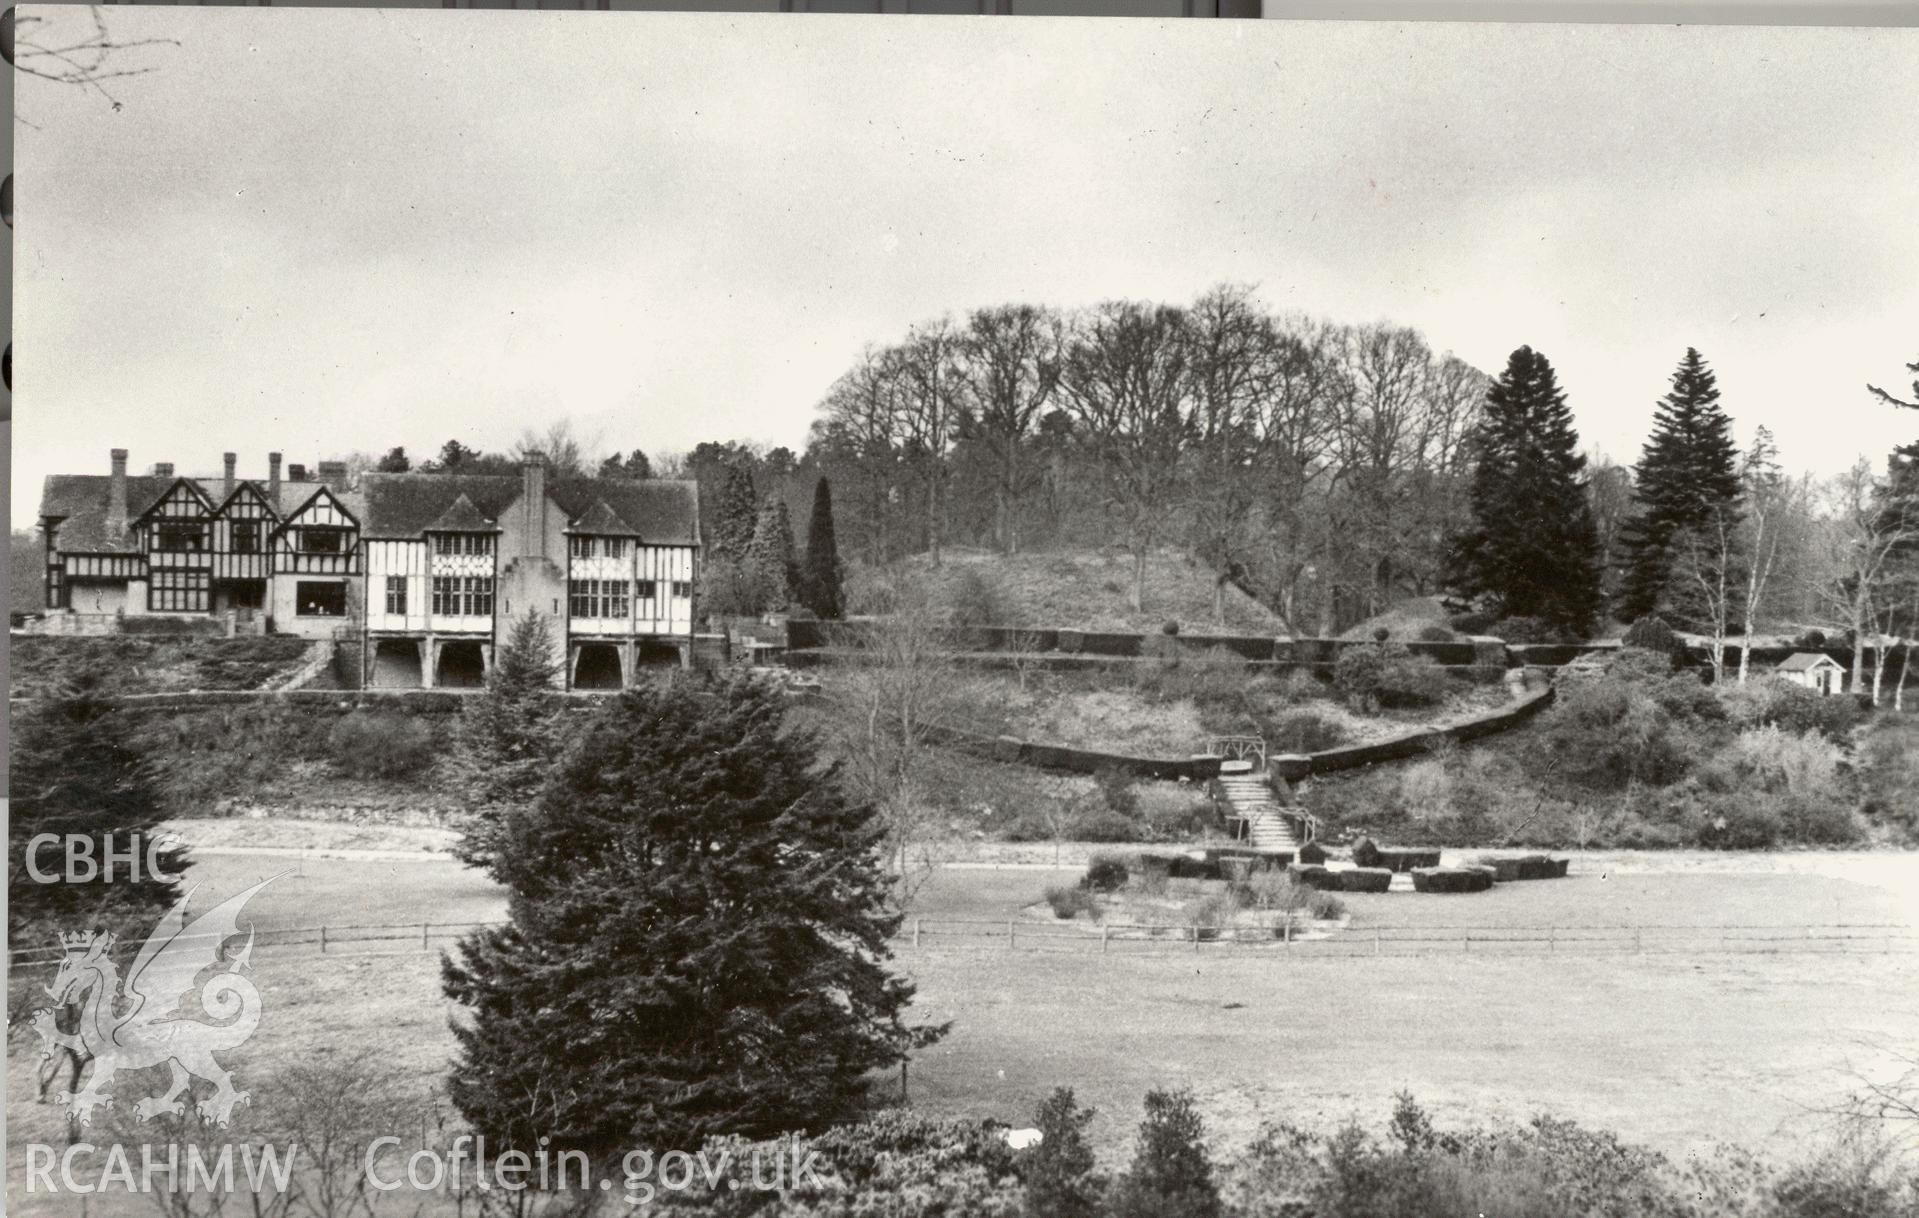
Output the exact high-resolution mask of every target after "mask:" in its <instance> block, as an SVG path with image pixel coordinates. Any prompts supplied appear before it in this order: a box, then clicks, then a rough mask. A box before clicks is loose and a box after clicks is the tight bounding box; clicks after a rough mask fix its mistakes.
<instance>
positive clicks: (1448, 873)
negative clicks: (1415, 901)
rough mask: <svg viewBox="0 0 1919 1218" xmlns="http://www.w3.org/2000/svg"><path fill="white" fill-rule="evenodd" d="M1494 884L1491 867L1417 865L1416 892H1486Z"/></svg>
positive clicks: (1414, 870)
mask: <svg viewBox="0 0 1919 1218" xmlns="http://www.w3.org/2000/svg"><path fill="white" fill-rule="evenodd" d="M1492 886H1493V872H1492V869H1491V868H1489V867H1416V868H1414V869H1413V891H1414V892H1448V893H1450V892H1485V891H1486V890H1487V889H1489V888H1491V887H1492Z"/></svg>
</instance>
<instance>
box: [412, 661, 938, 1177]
mask: <svg viewBox="0 0 1919 1218" xmlns="http://www.w3.org/2000/svg"><path fill="white" fill-rule="evenodd" d="M873 820H874V813H873V810H872V809H871V808H870V807H866V806H862V805H856V804H853V803H851V802H849V801H848V800H847V798H846V797H845V795H844V794H843V793H842V790H841V786H840V783H839V782H838V778H837V774H836V773H835V772H834V770H833V769H832V768H830V767H827V766H824V765H823V764H822V759H821V753H820V748H819V744H818V741H817V740H816V738H815V737H814V736H813V734H812V733H811V732H810V731H807V730H803V729H802V730H790V729H789V727H788V725H787V717H786V708H785V705H784V702H783V699H782V697H781V695H780V694H779V692H778V691H777V690H774V689H769V688H767V687H766V686H764V685H763V684H760V683H757V682H753V681H750V680H747V679H745V678H738V679H735V680H732V681H729V682H727V683H725V684H723V685H720V686H717V687H715V686H708V687H704V688H700V687H696V686H695V685H694V683H693V682H692V681H691V680H689V679H685V678H681V679H676V680H669V681H666V682H663V683H661V684H658V685H654V686H651V687H642V688H636V689H633V690H629V691H627V692H626V693H624V694H622V695H621V696H620V698H619V699H618V700H616V701H614V702H613V703H611V704H610V705H609V706H608V707H607V708H606V709H605V710H604V711H603V712H601V714H600V716H599V718H598V719H597V721H596V722H595V723H594V724H593V726H592V727H591V728H590V729H589V730H588V731H587V732H586V733H585V734H584V737H583V738H582V739H581V741H580V743H579V747H577V748H575V749H573V750H571V751H569V752H568V754H567V756H566V760H565V761H564V762H563V763H562V764H561V766H560V767H559V768H558V769H557V770H556V771H555V772H554V774H553V775H552V777H551V779H550V780H549V782H548V784H547V786H546V787H545V789H544V792H543V794H542V796H541V798H540V800H539V802H538V804H537V805H536V806H534V807H532V808H527V809H521V810H516V811H514V812H513V813H511V814H510V815H509V817H508V819H507V841H508V844H507V847H506V848H504V849H502V850H501V851H500V853H499V855H498V857H497V860H496V862H495V868H494V869H495V874H496V875H498V877H499V878H500V880H501V881H502V883H504V884H505V886H506V888H507V890H508V915H509V918H510V921H509V922H508V924H507V925H505V926H501V927H488V928H485V929H483V930H480V931H478V932H476V933H474V934H472V935H469V936H468V937H467V938H465V939H464V940H462V942H461V944H460V946H459V949H458V953H457V959H448V960H447V961H446V962H445V964H444V966H443V979H444V985H445V989H446V993H447V995H448V996H449V997H451V998H453V999H454V1000H456V1001H458V1002H460V1003H463V1004H465V1006H466V1007H467V1008H468V1010H469V1012H470V1018H468V1019H464V1020H461V1021H460V1022H458V1023H457V1024H456V1025H455V1028H454V1034H455V1037H456V1039H457V1040H458V1043H459V1052H458V1058H457V1062H456V1067H455V1069H454V1071H453V1075H452V1078H451V1081H450V1088H451V1094H452V1097H453V1100H454V1102H455V1103H456V1104H457V1105H458V1107H459V1109H460V1111H461V1112H462V1113H463V1114H464V1115H465V1117H466V1118H467V1120H468V1122H469V1123H470V1124H471V1126H472V1127H473V1129H474V1130H475V1132H477V1133H483V1134H485V1135H486V1137H487V1139H488V1140H489V1142H490V1143H491V1144H493V1145H496V1146H500V1147H501V1148H505V1147H507V1146H512V1147H517V1148H520V1149H524V1150H531V1149H533V1148H534V1146H535V1142H536V1140H537V1139H541V1138H546V1137H550V1138H551V1139H552V1145H551V1146H550V1147H549V1149H550V1150H552V1151H555V1152H557V1151H559V1150H562V1149H567V1148H578V1149H581V1150H584V1151H586V1152H587V1153H588V1154H589V1155H595V1154H610V1153H613V1152H616V1151H619V1150H623V1149H628V1148H631V1147H634V1146H645V1147H650V1148H654V1149H655V1150H656V1151H664V1150H667V1149H672V1148H696V1147H698V1146H699V1144H700V1143H701V1141H702V1139H704V1138H706V1137H707V1136H709V1135H715V1134H739V1135H742V1136H745V1137H749V1138H757V1137H766V1136H770V1135H773V1134H776V1133H779V1132H781V1131H784V1130H791V1129H809V1128H818V1127H819V1126H820V1125H822V1124H823V1123H827V1122H831V1121H834V1120H837V1119H840V1118H843V1117H845V1116H847V1115H848V1114H850V1113H852V1112H854V1111H855V1110H857V1108H858V1107H859V1106H860V1105H861V1104H862V1102H863V1101H864V1099H865V1095H866V1080H867V1078H868V1077H869V1075H871V1074H872V1073H873V1072H874V1071H877V1070H883V1069H886V1068H889V1067H892V1066H897V1065H898V1064H899V1063H900V1062H901V1061H903V1060H904V1059H905V1057H906V1054H907V1052H908V1051H909V1050H910V1049H911V1048H913V1047H915V1046H918V1045H923V1044H930V1043H931V1042H932V1041H934V1040H936V1039H937V1038H938V1037H939V1035H941V1034H942V1033H943V1032H944V1028H943V1027H940V1028H920V1029H911V1028H908V1027H907V1026H906V1025H905V1024H904V1023H903V1022H902V1015H903V1014H904V1012H905V1010H906V1007H907V1005H908V1003H909V1002H910V1001H911V998H912V994H913V987H912V985H911V984H910V983H909V982H907V981H905V980H903V979H901V978H899V977H897V976H894V975H893V974H891V973H890V972H889V971H888V969H887V964H886V962H887V960H888V959H889V957H890V954H891V953H890V949H889V947H888V942H887V941H888V939H889V937H890V936H891V935H892V934H893V933H895V931H896V930H897V929H898V925H899V917H898V915H897V914H894V913H891V912H889V902H888V896H889V885H888V881H887V878H886V876H885V875H884V873H883V872H882V870H881V868H880V866H879V863H878V861H877V860H876V857H875V855H874V852H873V848H872V843H873V838H874V832H875V825H874V823H873Z"/></svg>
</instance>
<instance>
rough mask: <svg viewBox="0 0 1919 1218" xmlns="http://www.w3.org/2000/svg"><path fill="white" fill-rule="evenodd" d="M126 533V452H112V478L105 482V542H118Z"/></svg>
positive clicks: (119, 449) (118, 450)
mask: <svg viewBox="0 0 1919 1218" xmlns="http://www.w3.org/2000/svg"><path fill="white" fill-rule="evenodd" d="M126 531H127V450H126V449H124V448H116V449H114V450H113V476H112V477H111V478H109V479H108V480H107V540H108V541H110V542H118V541H119V540H120V539H121V537H122V535H124V534H125V533H126Z"/></svg>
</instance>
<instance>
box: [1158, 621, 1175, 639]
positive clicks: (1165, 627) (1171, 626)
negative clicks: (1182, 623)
mask: <svg viewBox="0 0 1919 1218" xmlns="http://www.w3.org/2000/svg"><path fill="white" fill-rule="evenodd" d="M1159 632H1160V633H1161V634H1163V635H1166V636H1168V637H1169V638H1170V637H1172V636H1174V635H1177V634H1178V633H1179V623H1178V622H1163V623H1161V624H1160V628H1159Z"/></svg>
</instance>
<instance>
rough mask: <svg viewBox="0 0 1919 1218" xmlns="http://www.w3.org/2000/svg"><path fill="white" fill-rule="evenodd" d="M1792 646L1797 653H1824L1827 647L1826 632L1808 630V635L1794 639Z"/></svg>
mask: <svg viewBox="0 0 1919 1218" xmlns="http://www.w3.org/2000/svg"><path fill="white" fill-rule="evenodd" d="M1792 646H1793V650H1795V651H1822V650H1824V649H1825V646H1826V632H1825V631H1823V630H1808V631H1806V633H1804V634H1802V635H1800V636H1799V637H1798V638H1796V639H1794V640H1793V641H1792Z"/></svg>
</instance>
